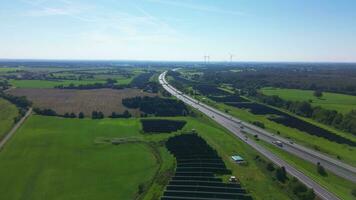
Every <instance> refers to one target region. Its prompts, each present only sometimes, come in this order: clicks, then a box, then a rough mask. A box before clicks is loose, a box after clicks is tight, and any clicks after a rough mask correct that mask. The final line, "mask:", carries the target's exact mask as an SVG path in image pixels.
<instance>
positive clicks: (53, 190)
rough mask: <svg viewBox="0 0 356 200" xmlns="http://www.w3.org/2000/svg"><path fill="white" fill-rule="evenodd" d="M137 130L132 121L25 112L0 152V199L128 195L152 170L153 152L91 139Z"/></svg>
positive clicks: (135, 133) (125, 197)
mask: <svg viewBox="0 0 356 200" xmlns="http://www.w3.org/2000/svg"><path fill="white" fill-rule="evenodd" d="M139 129H140V126H139V123H138V121H137V120H109V119H106V120H97V121H95V120H89V119H84V120H79V119H63V118H55V117H42V116H31V117H30V118H29V119H28V121H27V122H26V123H25V124H24V125H23V127H21V129H20V130H19V131H18V132H17V133H16V135H15V137H14V138H13V139H12V140H11V141H10V142H9V143H8V144H7V146H6V148H5V149H4V150H3V151H2V152H0V163H1V165H0V177H1V179H0V193H1V198H2V199H13V200H15V199H27V200H30V199H36V200H37V199H86V200H90V199H93V200H94V199H95V200H96V199H123V200H132V199H134V197H135V196H136V194H137V191H138V186H139V185H140V184H144V183H146V182H148V181H150V179H151V178H152V177H153V176H154V174H155V172H156V170H157V169H158V165H157V161H156V160H155V156H154V154H153V153H152V152H151V150H150V148H149V147H148V146H147V145H144V144H140V143H139V144H136V143H132V144H131V143H128V144H120V145H112V144H111V143H108V144H106V143H103V144H101V143H95V140H96V139H97V138H102V137H109V138H112V137H114V138H118V137H120V138H122V137H140V134H139Z"/></svg>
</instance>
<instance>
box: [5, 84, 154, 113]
mask: <svg viewBox="0 0 356 200" xmlns="http://www.w3.org/2000/svg"><path fill="white" fill-rule="evenodd" d="M9 93H10V94H12V95H16V96H26V97H27V98H28V99H29V100H30V101H32V102H33V104H34V107H39V108H51V109H53V110H55V111H56V112H57V113H59V114H65V113H67V112H68V113H71V112H74V113H76V114H78V113H79V112H83V113H84V114H85V115H86V116H87V117H88V116H90V115H91V113H92V111H101V112H103V113H104V114H105V116H109V115H111V113H112V112H117V113H122V112H124V111H125V110H126V109H127V110H129V111H130V112H131V113H132V114H133V115H136V116H138V115H139V111H138V110H137V109H128V108H126V107H124V106H123V105H122V103H121V101H122V99H124V98H129V97H136V96H153V94H151V93H146V92H142V91H140V90H138V89H130V88H128V89H122V90H113V89H92V90H74V89H73V90H72V89H71V90H63V89H51V88H49V89H43V88H42V89H32V88H15V89H12V90H10V91H9Z"/></svg>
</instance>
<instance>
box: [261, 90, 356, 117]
mask: <svg viewBox="0 0 356 200" xmlns="http://www.w3.org/2000/svg"><path fill="white" fill-rule="evenodd" d="M261 91H262V93H263V94H265V95H277V96H279V97H281V98H282V99H285V100H290V101H309V102H311V104H312V105H313V106H321V107H323V108H325V109H330V110H336V111H339V112H341V113H347V112H350V111H351V110H352V109H356V96H352V95H345V94H337V93H330V92H323V96H322V97H321V98H318V97H315V96H314V95H313V93H314V91H312V90H298V89H280V88H270V87H266V88H262V89H261Z"/></svg>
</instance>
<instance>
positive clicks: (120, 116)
mask: <svg viewBox="0 0 356 200" xmlns="http://www.w3.org/2000/svg"><path fill="white" fill-rule="evenodd" d="M109 117H110V118H130V117H132V115H131V113H130V112H129V111H128V110H125V111H124V112H123V113H122V114H119V113H116V112H112V113H111V115H110V116H109Z"/></svg>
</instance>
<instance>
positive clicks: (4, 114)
mask: <svg viewBox="0 0 356 200" xmlns="http://www.w3.org/2000/svg"><path fill="white" fill-rule="evenodd" d="M17 115H18V109H17V108H16V106H15V105H14V104H12V103H10V102H9V101H7V100H5V99H3V98H0V140H1V139H2V138H3V137H4V136H5V134H6V133H7V132H8V131H10V129H11V127H12V126H13V125H14V118H15V117H16V116H17Z"/></svg>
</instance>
